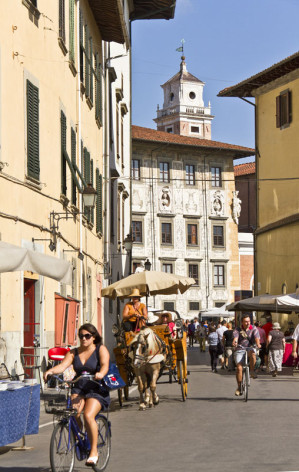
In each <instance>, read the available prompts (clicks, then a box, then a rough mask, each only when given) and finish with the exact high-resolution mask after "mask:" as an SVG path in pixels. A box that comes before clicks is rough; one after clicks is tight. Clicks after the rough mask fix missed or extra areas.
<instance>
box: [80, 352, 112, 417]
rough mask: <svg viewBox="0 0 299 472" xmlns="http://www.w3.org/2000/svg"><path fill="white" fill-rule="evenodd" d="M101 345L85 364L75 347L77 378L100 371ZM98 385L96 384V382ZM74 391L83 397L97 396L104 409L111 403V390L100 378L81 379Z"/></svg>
mask: <svg viewBox="0 0 299 472" xmlns="http://www.w3.org/2000/svg"><path fill="white" fill-rule="evenodd" d="M100 347H101V346H100V345H97V346H96V349H95V350H94V352H93V353H92V354H91V356H90V357H89V358H88V359H87V361H86V362H85V364H84V365H83V364H82V362H81V360H80V357H79V351H78V349H77V348H75V349H74V351H75V352H74V361H73V367H74V371H75V372H76V376H75V379H76V378H77V377H80V375H82V374H83V373H85V374H86V373H87V374H91V375H94V374H95V373H96V372H99V371H100V369H101V365H100V356H99V349H100ZM95 382H96V383H97V384H98V385H96V383H95ZM72 393H77V394H78V395H80V396H81V397H83V398H85V399H86V398H95V399H96V400H98V401H99V402H100V404H101V405H102V407H103V409H106V408H108V406H109V405H110V396H109V391H108V390H107V389H106V387H104V386H103V385H102V383H101V381H100V380H95V381H93V380H87V379H80V380H79V381H78V382H77V383H76V384H75V386H74V387H73V388H72Z"/></svg>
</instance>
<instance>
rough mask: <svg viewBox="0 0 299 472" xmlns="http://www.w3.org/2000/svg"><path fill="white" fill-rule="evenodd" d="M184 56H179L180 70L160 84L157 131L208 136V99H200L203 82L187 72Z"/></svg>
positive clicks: (210, 118)
mask: <svg viewBox="0 0 299 472" xmlns="http://www.w3.org/2000/svg"><path fill="white" fill-rule="evenodd" d="M185 59H186V58H185V56H182V57H181V60H182V61H181V65H180V71H179V72H178V73H177V74H176V75H174V76H173V77H172V78H171V79H169V80H168V81H167V82H165V84H163V85H161V87H162V89H163V92H164V103H163V108H162V109H160V108H159V106H158V109H157V118H155V119H154V121H155V122H156V123H157V130H158V131H166V132H167V133H174V134H180V135H181V136H190V137H193V138H201V139H211V138H212V134H211V123H212V119H213V118H214V117H213V116H212V115H211V105H210V102H209V104H208V106H207V107H205V105H204V101H203V88H204V86H205V84H204V82H202V81H201V80H199V79H198V78H197V77H195V76H194V75H192V74H190V72H188V71H187V67H186V62H185Z"/></svg>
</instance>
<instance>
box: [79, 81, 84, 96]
mask: <svg viewBox="0 0 299 472" xmlns="http://www.w3.org/2000/svg"><path fill="white" fill-rule="evenodd" d="M80 91H81V93H82V95H84V93H85V85H84V84H83V82H82V81H81V82H80Z"/></svg>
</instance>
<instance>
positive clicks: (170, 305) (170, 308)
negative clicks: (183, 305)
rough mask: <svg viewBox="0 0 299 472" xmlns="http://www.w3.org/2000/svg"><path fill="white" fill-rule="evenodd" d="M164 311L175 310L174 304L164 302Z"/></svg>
mask: <svg viewBox="0 0 299 472" xmlns="http://www.w3.org/2000/svg"><path fill="white" fill-rule="evenodd" d="M164 310H165V311H174V310H175V306H174V302H164Z"/></svg>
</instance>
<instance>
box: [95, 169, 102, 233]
mask: <svg viewBox="0 0 299 472" xmlns="http://www.w3.org/2000/svg"><path fill="white" fill-rule="evenodd" d="M96 192H97V202H96V231H97V233H101V234H102V233H103V178H102V174H100V171H99V169H96Z"/></svg>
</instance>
